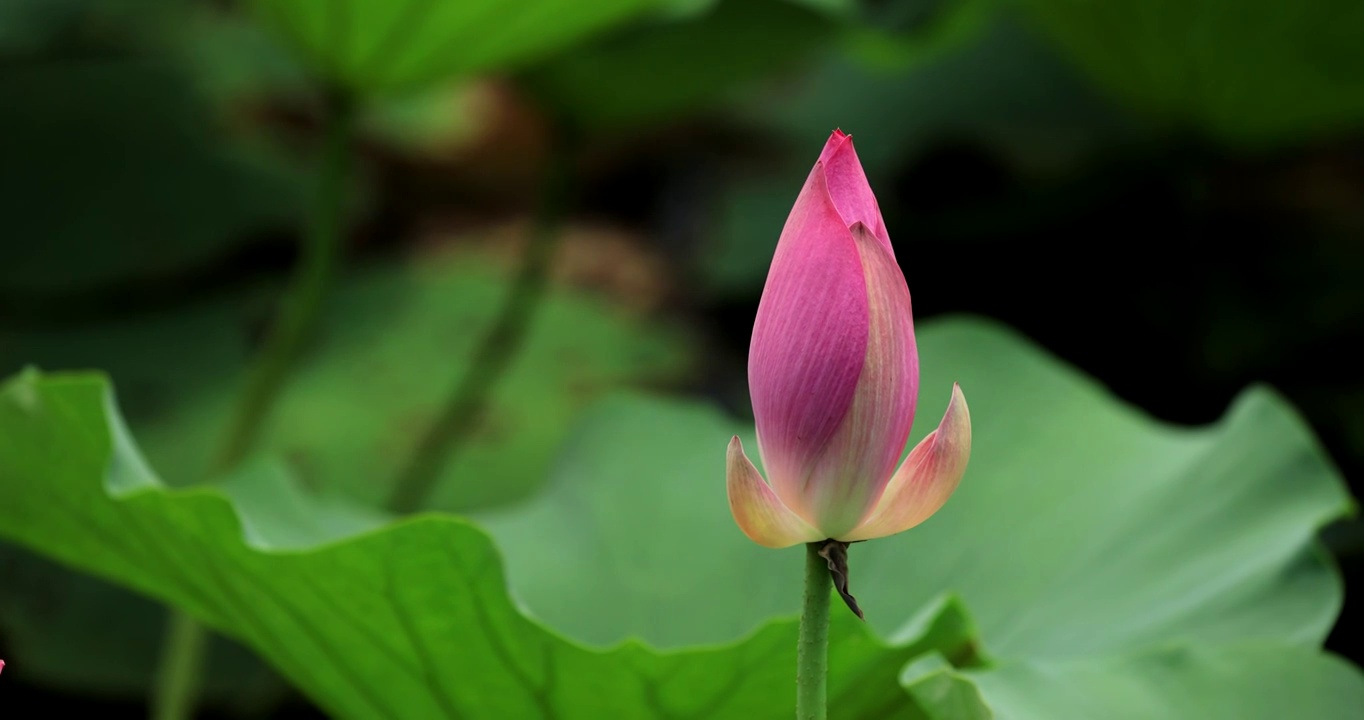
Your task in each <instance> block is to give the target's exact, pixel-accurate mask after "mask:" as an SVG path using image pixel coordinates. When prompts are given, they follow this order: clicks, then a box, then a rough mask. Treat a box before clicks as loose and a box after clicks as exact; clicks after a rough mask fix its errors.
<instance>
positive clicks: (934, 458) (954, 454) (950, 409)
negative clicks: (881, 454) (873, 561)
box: [838, 383, 971, 542]
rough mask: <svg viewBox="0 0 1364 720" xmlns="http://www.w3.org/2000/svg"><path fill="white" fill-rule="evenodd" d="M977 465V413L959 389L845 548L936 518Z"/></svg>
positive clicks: (847, 538) (955, 386) (956, 387)
mask: <svg viewBox="0 0 1364 720" xmlns="http://www.w3.org/2000/svg"><path fill="white" fill-rule="evenodd" d="M970 459H971V411H970V409H969V408H968V407H967V405H966V396H965V395H963V394H962V392H961V387H960V385H958V384H957V383H953V384H952V399H951V401H950V402H948V404H947V411H946V412H944V413H943V417H942V421H941V422H940V423H938V427H937V429H935V430H934V431H933V432H931V433H929V434H928V436H927V437H925V438H924V439H923V440H922V441H920V442H919V444H918V445H916V446H915V447H914V450H912V451H911V452H910V453H909V457H907V458H905V462H904V463H903V464H902V465H900V469H899V470H897V471H896V473H895V476H894V477H893V478H891V481H890V484H889V485H887V486H886V491H885V494H883V495H882V496H881V500H880V501H879V502H877V504H876V507H875V508H874V509H873V510H872V512H871V514H870V515H868V516H867V519H866V520H864V521H863V522H862V524H861V525H859V526H858V527H857V528H856V529H854V530H853V531H852V532H851V533H848V534H847V535H845V536H843V537H840V538H838V539H839V540H842V541H844V542H852V541H855V540H871V539H873V538H878V537H886V536H887V535H894V534H896V533H900V532H904V531H905V530H908V529H910V528H912V527H914V526H915V525H918V524H919V523H921V522H923V521H924V520H927V519H928V518H929V517H931V516H932V515H933V513H936V512H937V511H938V510H939V509H940V508H942V506H943V505H944V504H946V503H947V499H948V498H949V497H951V496H952V493H953V492H954V491H955V490H956V489H957V485H958V484H960V483H961V478H962V475H964V474H965V473H966V465H967V462H968V461H970Z"/></svg>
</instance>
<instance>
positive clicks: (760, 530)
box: [725, 435, 821, 548]
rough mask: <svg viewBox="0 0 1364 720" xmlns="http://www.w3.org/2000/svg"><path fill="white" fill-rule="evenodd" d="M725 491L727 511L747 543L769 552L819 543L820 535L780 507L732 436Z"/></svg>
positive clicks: (787, 510) (736, 439) (780, 502)
mask: <svg viewBox="0 0 1364 720" xmlns="http://www.w3.org/2000/svg"><path fill="white" fill-rule="evenodd" d="M726 460H727V462H726V468H725V487H726V491H727V493H728V495H729V511H730V513H731V514H733V515H734V522H735V523H737V524H738V525H739V529H740V530H741V531H743V533H744V535H747V536H748V539H750V540H752V541H753V542H755V543H758V544H759V545H762V546H764V547H769V548H785V547H790V546H792V545H799V544H800V543H807V542H814V541H815V540H819V539H821V536H820V534H819V533H818V532H817V531H816V530H815V529H814V528H812V527H810V525H809V523H807V522H805V521H804V520H802V519H801V518H800V516H798V515H796V514H795V513H794V512H792V511H791V510H790V509H789V508H787V507H786V506H785V505H783V504H782V501H781V500H780V499H779V498H778V497H777V494H776V493H774V492H772V488H770V487H768V485H767V483H766V482H765V481H764V480H763V478H762V475H759V474H758V469H757V468H756V467H754V466H753V463H752V461H750V460H749V459H748V456H747V455H745V454H744V450H743V443H742V442H740V441H739V437H738V436H737V435H736V436H734V438H733V439H731V440H730V441H729V453H728V457H727V458H726Z"/></svg>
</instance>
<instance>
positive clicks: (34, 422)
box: [0, 372, 967, 718]
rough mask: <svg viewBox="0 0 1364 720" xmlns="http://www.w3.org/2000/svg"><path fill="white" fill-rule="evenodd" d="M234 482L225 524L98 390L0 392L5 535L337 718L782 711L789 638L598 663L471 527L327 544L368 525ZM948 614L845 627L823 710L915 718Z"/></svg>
mask: <svg viewBox="0 0 1364 720" xmlns="http://www.w3.org/2000/svg"><path fill="white" fill-rule="evenodd" d="M243 472H244V473H264V474H265V476H262V477H254V478H249V479H247V480H242V481H239V482H238V484H236V485H234V486H230V487H231V488H233V489H230V490H229V491H228V492H230V493H231V495H230V497H232V498H233V499H235V500H236V504H234V503H233V502H232V500H229V496H228V495H225V494H224V491H222V490H206V489H194V490H184V491H171V490H168V489H166V488H164V487H162V486H161V485H160V484H159V482H158V481H157V480H156V478H155V477H154V476H152V475H151V473H150V471H149V470H148V468H147V466H146V464H145V463H144V462H143V461H142V459H141V457H140V456H139V454H138V452H137V450H136V448H135V447H134V446H133V445H132V443H131V440H130V438H129V436H128V434H127V431H126V430H125V429H124V428H123V427H122V422H121V420H120V419H119V417H118V415H117V412H116V411H115V410H114V407H113V398H112V395H111V394H109V392H108V387H107V385H106V383H105V382H104V381H103V380H101V379H100V378H98V377H96V376H91V375H55V376H50V377H43V376H41V375H39V374H37V373H32V372H30V373H26V374H24V375H21V376H19V377H16V378H14V379H13V380H11V381H9V382H8V383H6V385H5V386H4V388H3V390H0V492H3V494H4V497H5V498H6V502H5V504H3V505H0V528H3V530H0V532H3V534H4V535H5V536H7V537H10V538H12V539H15V540H17V541H19V542H21V543H23V544H25V545H28V546H31V547H35V548H38V549H41V550H42V551H43V552H45V553H48V554H51V555H52V556H53V557H55V558H57V559H58V560H60V561H62V562H64V563H67V564H70V565H73V566H75V567H79V568H82V569H85V570H88V571H90V572H94V573H96V574H99V575H102V576H104V577H108V578H111V579H116V580H118V581H119V582H122V583H126V584H127V585H129V586H130V587H133V588H134V589H137V590H139V591H141V592H145V593H148V594H150V595H153V596H155V597H157V598H160V599H164V600H167V601H169V602H172V603H175V604H176V605H178V606H180V607H182V608H184V609H186V610H187V611H189V612H190V613H192V614H193V615H194V616H195V617H197V618H199V619H201V620H203V621H204V622H206V623H207V624H208V625H210V626H211V627H213V628H215V629H218V630H221V631H223V632H226V633H228V634H230V635H233V636H235V637H238V638H240V639H242V640H243V641H245V642H246V643H248V644H249V645H250V646H252V647H253V648H255V649H256V650H258V651H259V652H260V653H261V654H262V655H263V656H264V657H266V658H267V659H269V660H270V661H271V663H272V664H274V665H275V666H276V667H278V668H280V669H281V670H282V671H283V672H284V673H285V674H286V675H287V676H288V677H289V678H290V679H291V680H293V681H294V682H295V683H297V684H298V686H299V687H300V688H302V689H303V690H304V691H305V692H307V693H308V694H309V695H310V696H311V697H312V698H314V699H315V700H317V701H318V702H319V704H321V706H322V707H323V708H324V709H326V710H327V711H328V712H330V713H332V714H333V715H334V716H336V717H353V718H362V717H375V716H384V717H412V718H416V717H461V716H476V717H548V716H551V715H552V716H554V717H560V718H599V717H603V716H608V717H716V718H721V717H733V718H766V717H771V718H778V717H784V716H785V715H786V714H787V713H786V712H785V710H784V709H783V708H784V705H785V704H784V703H776V702H774V699H775V698H778V697H785V696H786V695H788V694H789V688H788V685H789V684H790V683H789V674H790V672H791V670H790V668H791V667H792V666H793V665H794V658H795V626H794V624H793V623H792V622H791V621H789V620H786V621H781V622H776V623H772V624H770V625H768V626H767V627H765V628H763V629H762V630H760V631H759V632H757V633H755V634H752V635H750V636H748V637H747V638H745V639H744V640H743V641H741V642H739V643H736V644H734V645H731V646H727V647H720V648H709V649H693V650H689V651H686V652H678V653H667V654H660V653H658V652H656V651H653V650H651V649H649V648H648V647H647V646H645V645H643V644H641V643H638V642H634V641H627V642H624V643H621V644H620V645H618V646H617V647H615V648H613V649H610V650H605V651H598V650H590V649H587V648H584V647H581V646H578V645H575V644H573V643H571V642H569V641H567V640H565V639H563V638H561V637H559V636H557V635H555V634H553V633H552V632H549V631H548V630H546V629H545V628H544V627H543V626H541V625H540V624H538V623H537V622H536V621H533V620H530V619H528V618H526V617H524V616H523V615H521V614H520V613H519V612H518V611H517V610H516V609H515V607H514V606H513V604H512V601H511V599H510V598H509V597H508V595H507V593H506V588H505V582H504V580H503V578H502V570H501V563H500V561H499V559H498V556H497V554H496V552H495V550H494V548H493V545H492V543H491V541H490V540H489V538H488V537H487V536H486V535H484V534H483V533H482V532H481V531H479V530H478V529H476V528H475V527H473V526H472V525H469V524H467V523H465V522H463V521H460V520H456V519H454V518H449V517H442V516H437V515H427V516H423V517H418V518H414V519H410V520H406V521H401V522H398V523H395V524H392V525H389V526H386V527H384V528H383V529H380V530H373V531H369V532H361V533H359V534H356V535H352V536H349V537H347V538H345V539H336V537H335V532H336V531H338V530H344V528H346V527H347V526H349V527H355V526H356V525H355V523H359V524H360V526H364V524H365V523H367V522H368V521H367V520H366V519H365V518H355V517H351V516H343V517H342V518H341V519H337V518H336V517H335V510H334V509H333V511H330V512H329V511H327V510H326V509H319V508H308V509H307V510H306V512H307V514H309V515H310V516H312V519H310V521H309V522H307V523H299V522H297V521H298V520H299V517H298V516H297V514H296V513H295V512H293V511H291V510H290V509H289V506H288V505H287V504H286V505H285V506H283V507H281V506H280V505H279V502H278V498H279V497H280V494H281V493H288V492H291V491H289V490H287V489H286V488H283V487H281V485H280V483H281V481H282V480H283V479H284V478H283V477H282V475H281V474H280V473H279V472H277V471H276V470H275V469H273V468H272V467H271V466H269V465H257V466H255V467H252V468H248V469H245V470H244V471H243ZM241 483H244V484H241ZM286 496H287V495H286ZM271 506H273V509H272V510H271V511H270V513H269V514H264V515H263V514H262V513H260V512H259V511H260V510H261V509H263V508H267V507H271ZM298 509H299V508H294V510H298ZM319 517H321V518H324V519H322V520H319V519H318V518H319ZM310 531H311V532H310ZM959 614H960V608H959V607H957V606H956V605H955V604H953V603H951V602H947V603H942V604H940V605H939V606H938V608H937V610H936V611H935V614H934V615H933V616H932V617H930V618H928V619H927V621H926V622H924V623H922V624H921V628H922V630H923V632H922V636H921V637H920V638H916V639H913V640H911V641H910V642H909V643H907V644H906V645H904V646H901V647H898V648H893V649H892V648H887V647H886V646H884V645H882V644H881V643H879V642H877V641H875V640H873V639H871V638H870V636H869V634H868V633H867V632H866V630H865V629H863V628H860V627H859V626H858V625H859V624H858V623H857V622H856V621H855V620H853V619H851V618H843V619H842V620H841V621H840V622H839V623H838V625H837V626H836V628H835V632H836V634H837V636H838V638H839V639H840V642H839V644H838V649H837V651H836V652H837V654H836V655H835V658H834V659H835V661H836V662H838V663H840V666H841V667H843V668H845V672H844V674H842V675H841V676H840V677H839V678H836V679H835V681H834V682H832V683H831V685H830V692H831V695H832V696H834V697H836V698H837V697H846V698H847V703H848V705H849V707H854V708H856V707H861V708H863V709H862V710H860V711H858V712H857V715H856V716H859V717H885V716H886V715H887V713H886V712H885V708H886V706H888V708H889V710H890V711H891V712H890V714H894V713H896V712H898V711H897V708H903V707H904V706H907V703H908V698H907V697H906V696H904V695H903V693H901V692H900V691H899V690H898V689H897V688H896V686H895V681H894V680H895V678H894V670H895V668H896V667H898V665H899V664H900V663H902V662H903V661H904V660H906V659H908V658H909V657H913V656H914V655H916V654H919V653H922V652H924V651H926V650H928V649H938V650H942V651H948V652H950V651H951V650H952V648H953V647H955V646H959V645H960V644H961V643H963V642H965V641H966V640H967V639H966V638H962V637H960V636H958V635H957V634H956V632H955V631H956V630H957V629H960V628H963V627H966V626H967V625H966V624H965V623H963V622H961V621H960V619H959V618H958V615H959ZM873 708H881V709H877V710H876V712H875V714H869V713H870V712H871V710H872V709H873Z"/></svg>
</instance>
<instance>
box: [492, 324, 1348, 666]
mask: <svg viewBox="0 0 1364 720" xmlns="http://www.w3.org/2000/svg"><path fill="white" fill-rule="evenodd" d="M919 356H920V362H921V363H922V368H923V371H922V372H923V374H922V381H921V385H920V399H919V410H918V412H919V419H918V420H917V421H916V422H915V428H914V433H913V436H912V438H911V445H912V444H913V442H917V441H918V439H919V438H922V437H923V436H924V435H925V434H927V433H928V432H929V431H930V430H931V429H932V428H933V427H934V426H935V425H936V424H937V421H938V418H939V417H940V415H941V413H942V412H943V410H944V408H945V406H946V403H947V400H948V397H949V395H950V391H951V387H952V383H953V382H960V383H961V387H962V389H963V391H964V393H965V395H966V399H967V401H968V403H969V404H970V408H971V418H972V426H973V435H974V443H973V449H972V457H971V462H970V467H969V469H968V471H967V474H966V477H965V479H964V480H963V481H962V484H961V487H960V488H959V489H958V490H957V492H956V494H955V495H954V496H953V497H952V499H951V500H950V501H949V502H948V503H947V505H946V506H945V507H944V508H943V510H942V511H940V512H939V513H938V514H936V515H935V516H934V517H932V518H931V519H929V520H928V521H927V522H925V523H924V524H923V525H921V526H919V527H918V528H915V529H914V530H913V531H912V532H907V533H903V534H900V535H897V536H894V537H891V538H887V539H881V540H876V541H874V542H867V543H861V544H858V545H855V546H853V547H852V549H851V552H850V554H851V562H852V573H853V575H852V578H853V590H854V592H855V593H856V595H857V597H858V599H859V600H860V601H861V604H862V607H863V608H864V609H865V610H866V612H867V620H868V622H869V623H870V624H871V625H872V627H873V628H876V629H877V630H878V631H880V632H881V633H882V634H884V635H886V636H893V635H894V633H895V631H896V628H897V627H898V626H899V624H900V623H901V622H902V621H903V619H904V618H905V615H906V613H908V612H911V611H912V610H914V609H915V608H917V607H919V606H921V605H922V604H924V603H925V602H926V601H927V600H928V599H929V598H931V597H933V596H935V595H937V594H939V593H942V592H945V591H951V592H958V593H960V594H961V596H962V597H963V599H964V600H965V601H966V603H967V605H968V607H970V608H971V610H972V613H973V614H974V615H975V617H976V618H977V620H978V621H979V623H980V626H981V630H982V635H983V637H984V639H985V641H986V642H987V643H988V647H989V648H990V650H991V651H992V653H998V654H999V655H1001V656H1012V657H1068V656H1086V655H1091V654H1094V653H1104V652H1109V651H1114V650H1126V649H1131V648H1137V647H1143V646H1148V645H1152V644H1159V643H1164V642H1169V641H1173V640H1196V641H1207V642H1213V641H1227V640H1235V639H1241V638H1246V637H1262V638H1271V639H1279V640H1284V641H1288V642H1294V643H1302V644H1305V645H1310V644H1313V643H1318V642H1320V641H1321V640H1322V639H1323V638H1324V637H1325V635H1326V633H1327V631H1328V630H1329V629H1330V627H1331V625H1332V622H1333V621H1334V619H1335V616H1336V613H1337V612H1338V610H1339V607H1340V583H1339V580H1338V578H1337V577H1336V575H1335V573H1334V571H1333V570H1332V568H1331V567H1329V566H1328V564H1327V563H1326V562H1325V561H1324V560H1323V559H1322V557H1321V556H1320V553H1318V552H1317V547H1316V545H1315V540H1314V536H1315V532H1316V530H1317V528H1318V527H1319V526H1320V525H1322V524H1324V523H1325V522H1326V521H1328V520H1330V519H1332V518H1335V517H1337V516H1339V515H1341V514H1343V513H1344V512H1345V510H1346V508H1347V507H1348V506H1349V500H1348V498H1347V496H1346V494H1345V492H1344V489H1343V486H1342V483H1341V482H1340V480H1339V478H1338V476H1337V475H1336V472H1335V471H1334V469H1333V468H1332V467H1331V465H1330V464H1329V462H1328V460H1327V459H1326V457H1325V455H1324V453H1323V452H1322V450H1321V449H1320V448H1319V447H1318V445H1317V443H1316V441H1315V440H1314V439H1313V437H1312V436H1311V434H1310V432H1309V431H1308V430H1307V428H1306V427H1305V426H1304V424H1303V423H1302V421H1301V420H1300V419H1299V418H1298V417H1297V416H1296V415H1295V414H1294V412H1293V411H1292V410H1291V409H1290V408H1289V407H1288V406H1287V405H1286V403H1284V401H1282V400H1281V399H1280V398H1279V397H1278V396H1277V395H1275V394H1273V393H1272V392H1270V391H1268V390H1265V389H1262V388H1256V389H1252V390H1250V391H1247V392H1246V393H1245V394H1244V395H1242V396H1241V397H1240V398H1238V399H1237V400H1236V402H1235V403H1234V404H1233V406H1232V408H1231V409H1230V411H1229V412H1228V413H1227V415H1226V416H1225V417H1224V418H1223V419H1222V420H1221V421H1220V422H1219V423H1217V424H1215V425H1213V426H1210V427H1202V428H1176V427H1171V426H1168V425H1162V424H1159V423H1156V422H1153V421H1152V420H1151V419H1149V418H1147V417H1145V416H1143V415H1142V414H1141V413H1139V412H1138V411H1136V410H1134V409H1133V408H1131V407H1128V406H1127V405H1125V404H1123V403H1121V402H1120V401H1118V400H1116V399H1114V398H1113V397H1111V396H1110V395H1108V394H1107V393H1106V392H1105V391H1104V390H1103V388H1101V387H1100V386H1099V385H1097V384H1096V383H1095V382H1093V381H1092V380H1089V379H1087V378H1085V377H1083V376H1081V375H1080V374H1078V373H1076V372H1074V371H1073V370H1071V369H1069V368H1068V367H1066V366H1065V365H1062V364H1061V363H1059V362H1057V361H1056V360H1055V359H1053V358H1052V357H1050V356H1048V355H1046V354H1045V353H1043V352H1041V351H1039V350H1038V349H1037V348H1036V347H1035V346H1033V345H1032V344H1030V343H1029V342H1027V341H1026V340H1023V339H1021V338H1019V337H1018V336H1016V335H1014V334H1012V333H1011V332H1009V331H1006V330H1003V329H1001V328H999V327H997V326H995V325H993V324H991V323H988V322H984V321H979V320H970V319H957V320H949V321H939V322H933V323H926V324H924V325H922V326H921V327H920V329H919ZM1153 362H1156V360H1154V359H1153ZM734 434H738V435H740V436H741V437H742V438H743V439H744V442H745V447H746V448H749V449H750V453H749V454H750V457H752V458H754V460H755V461H756V460H757V459H758V457H757V456H758V453H757V451H756V448H757V444H756V441H755V439H754V438H753V436H752V426H751V425H740V424H738V423H736V422H734V421H732V420H729V419H727V418H725V417H724V416H722V415H721V414H720V413H718V412H716V411H714V410H713V409H711V408H709V407H706V406H701V405H680V404H677V403H674V402H667V401H661V400H654V399H646V398H641V397H637V396H634V397H625V396H622V397H615V398H611V399H610V400H608V401H607V402H605V403H604V404H603V405H601V406H599V407H597V408H595V412H594V413H593V414H592V415H591V417H590V418H588V419H587V420H586V421H585V422H584V423H583V424H582V426H581V428H580V430H579V432H578V433H577V435H576V436H575V437H574V439H573V440H571V441H570V442H569V444H568V446H567V448H566V450H565V452H564V455H563V457H562V459H561V461H560V463H559V467H558V470H557V472H556V474H555V476H554V478H553V481H552V483H551V484H550V485H549V486H548V487H547V488H546V490H545V491H544V492H542V493H541V494H540V495H538V496H536V497H535V498H534V499H533V500H532V501H531V502H529V503H527V504H526V505H525V506H522V507H517V508H515V509H509V510H507V511H504V512H495V513H485V514H482V515H480V516H479V517H480V520H481V521H482V522H483V523H484V525H485V527H487V528H489V530H490V531H491V532H492V533H493V535H494V536H495V537H497V539H498V542H499V545H500V547H502V549H503V552H504V553H505V554H506V556H507V558H508V567H509V574H510V576H511V578H512V583H513V586H514V587H516V588H517V590H518V594H519V596H520V597H522V598H523V599H524V600H525V602H526V603H527V604H528V605H529V606H530V608H531V609H533V610H534V611H535V612H536V613H537V614H538V615H539V616H540V617H543V618H545V619H546V620H547V621H548V622H549V623H551V624H552V625H554V626H555V627H557V628H560V629H562V630H564V631H566V632H568V633H569V634H570V635H573V636H575V637H578V638H581V639H583V640H586V641H590V642H598V643H607V642H613V641H616V640H618V639H620V638H623V637H627V636H630V635H636V634H637V635H639V636H641V637H643V638H645V639H646V640H649V641H651V642H654V643H658V644H660V645H685V644H690V643H696V642H719V641H724V640H729V639H733V638H734V637H737V636H738V635H739V634H741V633H743V632H745V631H746V630H747V629H749V628H752V627H753V626H755V625H757V624H758V623H760V622H761V621H762V620H763V619H764V618H766V617H769V616H770V615H772V614H774V613H785V612H793V611H795V610H796V609H797V605H796V603H797V597H798V593H797V592H796V584H797V583H798V581H799V577H798V573H796V572H794V571H793V570H792V568H793V567H796V566H797V560H798V556H799V554H800V552H801V550H800V549H799V548H791V549H786V550H779V551H777V550H768V549H764V548H761V547H758V546H757V545H755V544H753V543H751V542H749V541H748V540H747V539H746V538H744V536H743V535H742V534H741V533H740V532H739V530H738V528H737V527H736V526H735V525H734V521H733V519H732V518H731V517H730V514H729V510H728V506H727V501H726V499H725V492H724V448H725V445H726V443H727V442H728V440H729V438H730V437H731V436H732V435H734ZM644 539H647V542H645V541H643V540H644ZM584 580H586V581H585V582H584ZM716 592H723V593H724V594H726V595H727V597H726V602H723V603H718V602H714V601H713V600H711V598H713V596H714V594H715V593H716ZM608 599H609V602H607V600H608Z"/></svg>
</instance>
